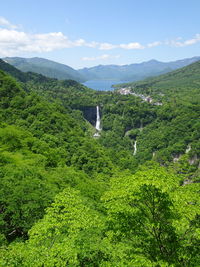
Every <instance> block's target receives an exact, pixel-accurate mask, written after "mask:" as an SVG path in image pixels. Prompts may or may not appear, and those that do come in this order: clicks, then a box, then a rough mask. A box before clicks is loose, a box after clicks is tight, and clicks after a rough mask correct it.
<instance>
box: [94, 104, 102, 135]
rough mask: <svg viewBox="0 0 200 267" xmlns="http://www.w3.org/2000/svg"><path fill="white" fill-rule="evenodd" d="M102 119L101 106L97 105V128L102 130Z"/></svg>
mask: <svg viewBox="0 0 200 267" xmlns="http://www.w3.org/2000/svg"><path fill="white" fill-rule="evenodd" d="M100 123H101V119H100V114H99V106H97V120H96V127H95V128H96V130H97V131H101V127H100Z"/></svg>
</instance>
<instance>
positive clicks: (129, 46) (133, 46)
mask: <svg viewBox="0 0 200 267" xmlns="http://www.w3.org/2000/svg"><path fill="white" fill-rule="evenodd" d="M119 47H120V48H123V49H128V50H130V49H144V48H145V47H144V46H143V45H141V44H140V43H129V44H120V45H119Z"/></svg>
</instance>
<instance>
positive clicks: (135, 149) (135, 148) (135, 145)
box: [133, 140, 137, 156]
mask: <svg viewBox="0 0 200 267" xmlns="http://www.w3.org/2000/svg"><path fill="white" fill-rule="evenodd" d="M133 147H134V152H133V155H134V156H135V155H136V153H137V140H135V142H134V146H133Z"/></svg>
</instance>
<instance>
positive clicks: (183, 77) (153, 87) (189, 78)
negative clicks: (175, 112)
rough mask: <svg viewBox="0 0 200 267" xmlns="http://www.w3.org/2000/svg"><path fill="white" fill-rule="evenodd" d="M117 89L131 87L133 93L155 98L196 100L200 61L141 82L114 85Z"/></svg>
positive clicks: (198, 92)
mask: <svg viewBox="0 0 200 267" xmlns="http://www.w3.org/2000/svg"><path fill="white" fill-rule="evenodd" d="M179 66H180V65H179ZM118 87H131V88H132V90H133V91H134V92H137V93H144V94H149V95H151V96H152V95H154V96H156V97H159V96H160V97H161V96H162V97H164V96H165V97H175V96H179V97H181V98H185V97H186V96H187V98H189V97H190V98H191V99H192V98H193V99H194V100H195V99H196V100H197V99H199V95H200V61H197V62H195V63H192V64H190V65H188V66H186V67H183V68H179V69H177V70H175V71H172V72H169V73H166V74H163V75H159V76H156V77H152V78H148V79H145V80H143V81H138V82H132V83H126V84H120V85H116V88H118ZM162 97H161V98H162ZM199 101H200V99H199Z"/></svg>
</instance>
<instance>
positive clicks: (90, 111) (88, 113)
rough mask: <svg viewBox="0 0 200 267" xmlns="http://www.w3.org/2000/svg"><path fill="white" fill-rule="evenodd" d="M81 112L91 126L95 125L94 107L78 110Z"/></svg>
mask: <svg viewBox="0 0 200 267" xmlns="http://www.w3.org/2000/svg"><path fill="white" fill-rule="evenodd" d="M79 109H80V110H81V111H82V112H83V116H84V118H85V119H86V120H87V121H89V122H90V123H91V124H92V125H93V126H95V124H96V106H84V107H80V108H79Z"/></svg>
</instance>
